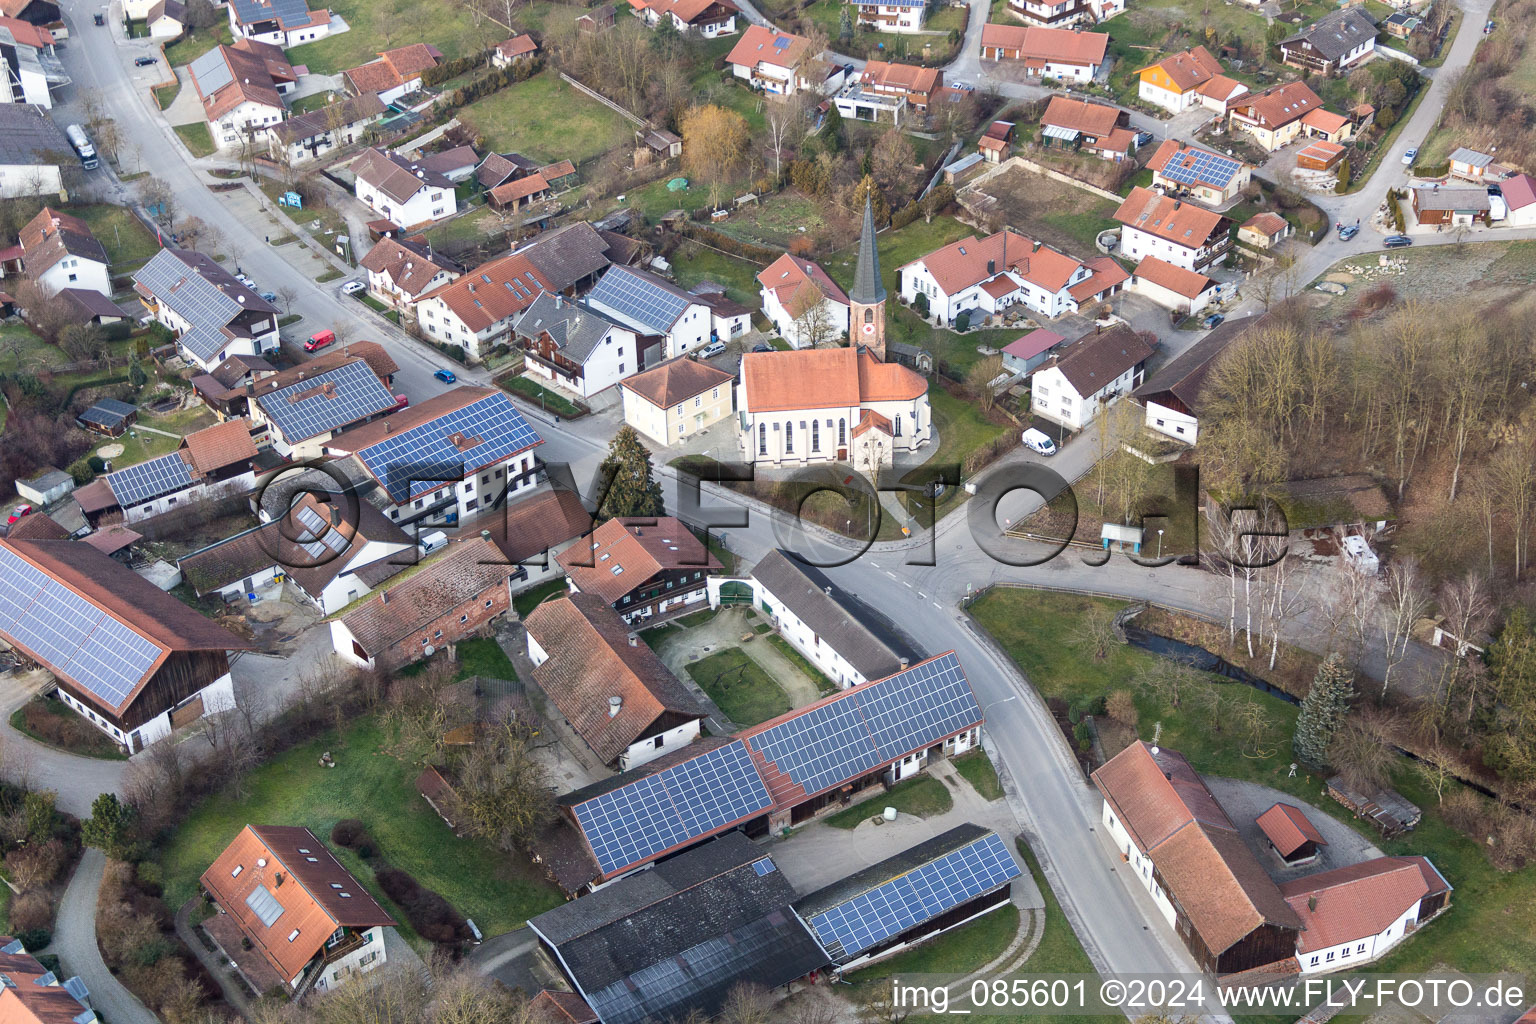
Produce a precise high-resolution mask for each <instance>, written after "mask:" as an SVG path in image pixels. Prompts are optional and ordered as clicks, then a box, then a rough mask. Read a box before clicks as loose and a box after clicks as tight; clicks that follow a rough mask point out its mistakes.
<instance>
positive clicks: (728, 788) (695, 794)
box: [572, 740, 773, 875]
mask: <svg viewBox="0 0 1536 1024" xmlns="http://www.w3.org/2000/svg"><path fill="white" fill-rule="evenodd" d="M772 803H773V801H772V799H771V798H770V797H769V796H768V790H767V789H766V788H765V787H764V786H763V780H762V779H761V778H760V777H759V776H758V774H757V768H756V766H754V765H753V763H752V755H751V754H749V753H748V752H747V748H746V746H745V745H744V744H743V743H741V742H740V741H739V740H738V741H736V742H734V743H728V744H726V745H725V746H722V747H716V748H715V749H714V750H711V751H709V752H707V753H704V754H700V755H699V756H698V757H694V758H690V759H688V760H687V761H683V762H682V763H681V764H676V765H673V766H672V767H670V768H666V769H663V770H662V771H659V772H657V773H656V774H655V775H648V776H646V777H645V778H643V779H638V780H636V781H635V782H632V783H630V784H629V785H627V786H621V787H620V788H618V789H614V790H610V791H609V792H607V793H604V794H602V795H601V796H596V797H593V798H592V799H591V800H588V801H586V802H584V803H580V804H577V805H576V806H575V807H574V808H572V811H573V813H574V814H575V815H576V823H577V824H578V825H579V826H580V827H581V831H582V833H583V834H584V835H585V836H586V839H587V842H588V843H589V844H590V845H591V847H592V852H593V853H594V854H596V856H597V863H598V866H599V867H600V868H602V870H603V873H604V874H605V875H608V874H614V873H617V872H619V871H622V870H624V869H625V868H627V867H630V866H632V865H634V864H639V863H641V862H642V861H645V860H647V859H649V858H651V857H654V856H656V855H657V854H659V853H662V852H663V851H665V850H669V849H672V848H673V847H675V846H680V845H682V844H683V843H687V842H690V841H692V840H694V839H698V838H700V837H702V836H704V835H706V834H708V833H709V832H711V831H713V830H715V829H717V828H721V827H724V826H726V825H729V824H731V823H733V822H737V821H741V820H742V819H744V818H749V817H751V816H752V815H754V814H760V813H762V812H763V811H766V810H767V809H768V808H769V807H770V806H771V805H772Z"/></svg>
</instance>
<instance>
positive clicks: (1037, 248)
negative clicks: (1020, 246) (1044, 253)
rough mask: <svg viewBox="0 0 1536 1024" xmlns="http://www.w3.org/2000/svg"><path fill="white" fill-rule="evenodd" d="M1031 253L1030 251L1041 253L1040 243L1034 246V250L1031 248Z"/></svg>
mask: <svg viewBox="0 0 1536 1024" xmlns="http://www.w3.org/2000/svg"><path fill="white" fill-rule="evenodd" d="M1029 251H1030V252H1039V251H1040V243H1039V242H1036V243H1035V244H1034V247H1033V248H1031V249H1030V250H1029Z"/></svg>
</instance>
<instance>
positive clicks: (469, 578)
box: [341, 537, 513, 658]
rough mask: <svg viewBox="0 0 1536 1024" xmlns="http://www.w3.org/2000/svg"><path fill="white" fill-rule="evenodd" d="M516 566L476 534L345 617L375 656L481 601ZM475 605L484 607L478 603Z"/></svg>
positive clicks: (365, 648) (392, 584)
mask: <svg viewBox="0 0 1536 1024" xmlns="http://www.w3.org/2000/svg"><path fill="white" fill-rule="evenodd" d="M512 569H513V567H512V566H511V565H509V564H508V563H507V560H506V559H505V558H504V557H502V554H501V552H500V551H499V550H498V549H497V548H496V546H495V545H494V544H492V543H491V542H490V541H488V540H486V539H485V538H483V537H475V538H474V539H473V540H467V541H463V542H461V543H457V544H454V545H452V546H451V547H450V548H449V550H447V551H445V552H444V553H442V554H440V555H437V556H436V557H434V558H433V559H431V560H430V561H428V562H423V563H422V565H421V567H420V568H418V569H416V570H415V571H414V572H412V573H411V574H410V575H408V576H403V577H402V578H401V579H400V581H399V582H398V583H391V584H390V585H389V586H387V587H386V588H385V589H383V590H380V591H379V592H378V593H376V594H374V595H373V596H371V597H369V598H367V599H366V600H364V601H363V603H362V604H360V605H358V606H357V607H356V608H354V609H353V610H352V611H350V612H347V613H346V614H345V615H343V616H342V617H341V621H342V622H343V623H345V624H346V627H347V630H348V631H349V632H350V633H351V634H352V636H353V637H354V638H355V639H356V641H357V643H358V644H359V645H361V646H362V648H363V650H365V651H367V652H368V655H369V656H370V657H374V658H376V657H378V656H379V655H381V654H383V653H384V652H385V651H387V650H389V649H391V648H393V647H394V646H395V645H396V644H398V643H400V642H401V641H403V640H408V639H410V638H411V637H412V636H413V635H415V633H416V631H417V630H418V629H421V628H422V627H423V626H425V625H428V624H430V623H431V622H433V621H434V620H436V619H439V618H441V617H443V616H445V615H448V614H450V613H452V612H454V611H457V610H458V609H459V608H461V607H463V606H464V605H465V604H468V603H470V602H478V601H479V599H480V595H481V594H483V593H485V592H486V591H488V590H491V589H492V588H495V587H499V586H504V585H505V584H506V580H507V577H508V576H509V575H510V574H511V573H512ZM475 608H476V609H478V608H479V605H478V603H477V604H475ZM444 628H445V629H446V628H447V627H444ZM449 639H453V638H451V637H450V638H449ZM427 642H428V643H431V642H432V640H431V639H430V638H429V639H428V641H427ZM439 642H441V641H439Z"/></svg>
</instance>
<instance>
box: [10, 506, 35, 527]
mask: <svg viewBox="0 0 1536 1024" xmlns="http://www.w3.org/2000/svg"><path fill="white" fill-rule="evenodd" d="M31 514H32V506H31V505H17V506H16V507H15V508H13V509H11V517H10V518H9V519H7V520H6V521H5V525H7V526H10V525H12V524H13V523H15V522H17V521H18V520H20V519H21V518H23V517H24V516H29V515H31Z"/></svg>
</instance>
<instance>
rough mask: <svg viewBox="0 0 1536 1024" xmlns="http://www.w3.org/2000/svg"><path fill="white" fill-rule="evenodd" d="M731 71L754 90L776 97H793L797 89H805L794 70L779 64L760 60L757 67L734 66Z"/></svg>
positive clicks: (747, 65) (749, 65)
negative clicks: (760, 90)
mask: <svg viewBox="0 0 1536 1024" xmlns="http://www.w3.org/2000/svg"><path fill="white" fill-rule="evenodd" d="M731 69H732V73H733V74H734V75H735V76H736V77H737V78H739V79H741V80H742V81H744V82H746V83H747V84H748V85H750V86H751V87H752V88H754V89H762V90H763V91H764V92H769V93H773V94H774V95H776V96H793V95H794V94H795V90H796V89H797V88H804V83H802V82H801V81H800V80H799V76H798V75H796V74H795V73H794V71H793V70H791V69H790V68H786V67H780V66H779V65H777V64H769V63H768V62H767V61H761V60H760V61H758V62H757V64H756V65H755V66H754V65H752V64H732V65H731ZM754 73H755V75H754Z"/></svg>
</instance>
